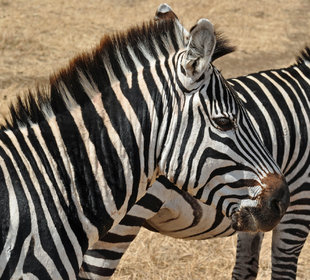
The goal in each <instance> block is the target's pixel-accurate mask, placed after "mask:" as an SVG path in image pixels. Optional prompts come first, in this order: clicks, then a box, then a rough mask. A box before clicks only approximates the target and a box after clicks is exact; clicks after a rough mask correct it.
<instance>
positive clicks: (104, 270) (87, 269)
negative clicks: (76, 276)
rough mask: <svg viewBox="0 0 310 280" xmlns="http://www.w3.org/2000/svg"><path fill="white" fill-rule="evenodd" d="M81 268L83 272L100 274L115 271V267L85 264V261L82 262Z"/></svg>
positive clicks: (105, 274)
mask: <svg viewBox="0 0 310 280" xmlns="http://www.w3.org/2000/svg"><path fill="white" fill-rule="evenodd" d="M82 268H83V270H84V271H85V272H92V273H94V274H97V275H100V276H112V274H113V273H114V271H115V268H105V267H98V266H95V265H91V264H87V263H85V262H84V263H83V265H82ZM80 279H83V278H80ZM87 279H88V278H87Z"/></svg>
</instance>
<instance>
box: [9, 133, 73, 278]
mask: <svg viewBox="0 0 310 280" xmlns="http://www.w3.org/2000/svg"><path fill="white" fill-rule="evenodd" d="M20 132H21V133H22V134H23V135H24V139H25V142H26V143H27V145H28V147H29V149H30V150H31V152H32V155H34V156H35V153H34V149H33V147H31V145H29V140H28V139H27V138H28V137H27V133H28V131H27V128H25V129H20ZM8 136H9V137H10V139H11V141H12V143H13V144H14V147H15V148H16V150H17V152H18V154H19V155H23V150H22V148H21V146H20V144H19V142H18V140H17V139H16V138H15V135H14V134H13V133H8ZM22 158H23V163H24V165H25V167H26V168H27V171H28V173H29V176H30V179H31V181H32V184H33V186H34V188H35V190H36V192H37V194H38V197H39V199H40V203H41V206H42V209H43V212H44V216H45V218H46V221H47V225H48V228H49V231H50V234H51V236H52V238H53V242H54V244H55V247H56V249H57V252H58V254H59V256H60V258H61V260H62V263H63V265H64V267H65V268H66V270H67V272H68V274H69V275H70V279H73V278H71V277H73V276H74V275H75V273H74V270H73V267H72V265H71V263H70V260H69V258H68V256H67V253H66V250H65V248H64V246H63V244H62V240H61V238H60V236H59V233H58V230H57V228H56V226H55V224H54V221H53V219H52V217H51V214H50V212H49V210H48V207H47V205H46V202H45V200H44V195H43V193H42V190H41V187H40V183H39V181H38V178H37V177H36V175H35V172H34V170H33V168H32V166H31V163H30V162H29V161H28V159H27V158H26V156H22ZM41 164H42V163H41ZM38 166H40V164H39V165H38ZM41 166H42V165H41ZM24 186H26V184H25V185H24ZM50 190H52V188H50ZM52 194H53V193H52ZM53 202H54V204H55V206H56V207H57V208H58V209H59V206H60V205H59V204H57V203H59V202H58V201H57V203H55V201H53ZM59 210H60V216H62V215H61V212H63V209H59ZM62 214H63V216H65V215H64V213H62Z"/></svg>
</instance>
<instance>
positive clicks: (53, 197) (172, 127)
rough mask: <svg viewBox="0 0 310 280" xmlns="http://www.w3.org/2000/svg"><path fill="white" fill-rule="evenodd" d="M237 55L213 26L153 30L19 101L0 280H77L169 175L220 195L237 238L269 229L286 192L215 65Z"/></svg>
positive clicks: (7, 145) (107, 44)
mask: <svg viewBox="0 0 310 280" xmlns="http://www.w3.org/2000/svg"><path fill="white" fill-rule="evenodd" d="M185 35H186V36H185ZM230 51H231V48H230V47H229V46H228V45H225V44H224V43H223V44H221V40H220V38H218V40H217V38H216V36H215V34H214V29H213V25H212V24H211V23H210V22H209V21H208V20H207V19H200V20H199V21H198V22H197V24H196V25H195V26H194V27H193V28H192V29H191V31H190V32H189V33H186V34H185V31H184V30H183V29H182V26H181V25H180V24H179V22H178V21H177V20H175V19H170V20H164V21H158V22H154V21H151V22H149V23H145V24H143V25H142V26H139V27H134V28H131V29H129V30H128V31H126V32H124V33H119V34H115V35H112V36H106V37H104V38H103V39H102V41H101V43H100V45H99V46H98V47H97V48H95V49H93V50H92V51H91V52H89V53H84V54H81V55H78V56H77V57H76V58H74V59H73V60H71V62H70V63H69V65H68V66H67V67H65V68H63V69H61V70H60V71H59V72H57V73H56V74H54V75H52V76H51V78H50V81H49V84H48V85H45V86H42V87H38V89H36V90H32V91H29V92H28V93H25V96H19V97H18V98H17V100H16V101H15V102H14V103H13V105H12V106H11V109H10V114H9V116H7V117H6V122H5V124H4V125H3V126H1V128H0V157H1V160H0V167H1V168H0V178H1V180H0V181H1V184H2V188H3V191H2V195H1V203H0V215H1V222H2V223H1V242H0V248H1V250H0V251H1V254H0V278H1V279H23V278H25V279H29V278H32V279H76V277H77V276H78V273H79V269H80V267H81V265H82V261H83V255H84V254H85V252H86V251H87V249H88V248H91V247H93V245H94V244H95V243H96V242H98V240H100V239H101V238H103V237H104V236H105V235H106V234H107V233H108V231H109V230H110V231H111V230H113V228H115V227H116V226H118V224H119V223H120V221H121V220H122V219H123V218H124V216H125V215H126V214H127V212H128V211H129V210H130V209H131V208H132V207H133V206H134V205H135V204H136V203H137V202H138V201H139V200H140V199H142V198H143V197H144V196H145V194H146V192H147V190H148V189H150V188H151V186H152V184H153V182H154V181H155V179H156V178H157V177H159V176H161V175H162V176H164V177H165V178H167V179H168V180H169V181H171V182H173V183H174V184H175V185H176V186H177V187H178V188H179V189H182V190H183V191H185V192H188V193H189V194H191V195H193V196H195V197H196V198H197V199H199V200H201V201H202V202H203V200H204V192H205V190H213V189H218V188H219V187H221V188H222V189H223V192H224V194H225V196H224V195H223V198H224V200H225V202H224V203H223V205H222V206H223V209H222V211H223V212H225V213H226V215H227V216H229V217H230V219H231V224H232V226H233V227H234V228H235V229H239V230H252V231H259V230H269V229H271V228H273V227H274V226H275V225H276V224H277V223H278V222H279V220H280V219H281V217H282V216H283V214H284V212H285V210H286V208H287V206H288V203H289V192H288V188H287V184H286V182H285V180H284V177H283V175H282V174H281V172H280V170H279V167H278V166H277V164H276V163H275V161H274V160H273V159H272V157H271V155H270V154H269V153H268V152H267V150H266V148H265V147H264V146H263V145H262V142H261V140H260V139H259V136H258V134H257V132H256V131H255V130H254V128H253V126H252V124H251V122H250V120H249V118H248V116H247V114H246V112H245V110H244V108H243V107H242V105H241V101H240V100H239V99H238V98H237V96H236V93H235V92H234V91H233V90H232V88H231V87H230V86H229V84H228V83H227V82H226V81H225V79H224V78H223V77H222V76H221V74H220V72H219V71H218V70H217V69H216V68H215V67H214V66H213V64H212V62H213V61H214V59H215V58H217V57H220V56H223V55H225V54H227V53H229V52H230ZM218 198H219V199H221V198H222V197H221V196H220V197H218ZM265 217H269V218H268V219H266V218H265Z"/></svg>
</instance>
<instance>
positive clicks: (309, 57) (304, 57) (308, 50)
mask: <svg viewBox="0 0 310 280" xmlns="http://www.w3.org/2000/svg"><path fill="white" fill-rule="evenodd" d="M305 61H308V62H310V47H308V46H306V47H305V48H304V49H303V50H302V51H301V52H300V54H299V56H297V58H296V64H297V65H299V64H303V63H305Z"/></svg>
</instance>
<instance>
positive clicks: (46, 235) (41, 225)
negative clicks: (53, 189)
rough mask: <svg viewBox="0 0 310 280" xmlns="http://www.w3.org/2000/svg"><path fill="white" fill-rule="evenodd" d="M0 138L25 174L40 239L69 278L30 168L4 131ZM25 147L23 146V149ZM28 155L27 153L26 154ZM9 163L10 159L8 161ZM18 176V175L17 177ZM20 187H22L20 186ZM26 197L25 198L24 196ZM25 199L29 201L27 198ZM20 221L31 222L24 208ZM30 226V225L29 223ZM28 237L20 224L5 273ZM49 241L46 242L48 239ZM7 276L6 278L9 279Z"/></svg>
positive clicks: (17, 181)
mask: <svg viewBox="0 0 310 280" xmlns="http://www.w3.org/2000/svg"><path fill="white" fill-rule="evenodd" d="M0 140H1V141H2V142H3V143H4V144H5V145H6V146H7V147H10V151H11V152H12V155H13V157H14V159H15V161H16V163H17V165H18V168H19V170H20V172H21V174H22V176H23V179H24V181H25V183H26V186H25V187H27V188H28V191H29V193H30V195H31V198H32V201H33V204H34V207H35V211H36V216H37V222H38V230H39V236H40V240H41V245H42V248H43V250H44V251H46V252H47V254H49V255H50V257H51V258H52V259H53V261H54V263H55V266H56V267H57V269H58V271H59V273H60V274H61V275H63V278H64V279H69V278H68V277H69V276H68V274H67V271H66V269H65V267H64V266H63V263H62V261H61V258H60V256H59V254H58V252H57V249H56V244H54V241H53V239H52V236H51V233H50V229H49V228H48V224H47V220H46V218H45V215H44V212H43V208H42V205H41V202H40V199H39V195H38V193H37V191H36V190H35V187H34V185H33V183H32V180H31V175H30V174H29V173H28V170H27V168H26V166H25V164H24V160H23V158H21V157H20V155H19V154H18V152H17V150H16V149H15V147H14V146H13V144H12V142H11V140H10V139H9V138H8V137H7V136H6V135H5V134H4V133H3V134H2V135H1V136H0ZM23 148H24V147H22V150H23ZM26 152H27V149H25V151H24V152H23V153H24V155H26ZM26 156H27V155H26ZM6 163H7V164H8V161H7V162H6ZM9 170H10V172H11V174H14V173H15V170H14V168H13V167H12V166H11V168H9ZM15 176H16V177H15ZM14 177H15V178H16V182H15V181H14V185H15V183H16V184H20V182H19V180H18V179H17V175H16V174H15V175H14ZM20 188H22V187H21V186H20ZM24 199H25V198H24ZM25 201H27V200H26V199H25ZM20 211H21V213H20V222H21V221H27V222H28V223H29V221H30V220H31V218H30V216H28V215H27V216H26V217H25V214H24V213H23V211H24V209H21V210H20ZM25 227H26V228H27V224H26V225H25ZM28 227H29V225H28ZM25 238H26V235H25V229H24V228H23V227H21V225H20V226H19V230H18V236H17V240H16V243H15V246H14V249H13V250H12V254H11V258H10V260H9V262H8V265H7V267H6V270H5V271H4V273H3V275H8V273H10V272H9V271H7V268H8V267H14V268H15V266H16V264H17V262H18V258H19V255H20V252H21V249H22V246H23V245H22V244H23V242H24V240H25ZM47 240H48V241H49V242H46V241H47ZM9 278H10V277H8V278H5V279H9Z"/></svg>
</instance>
